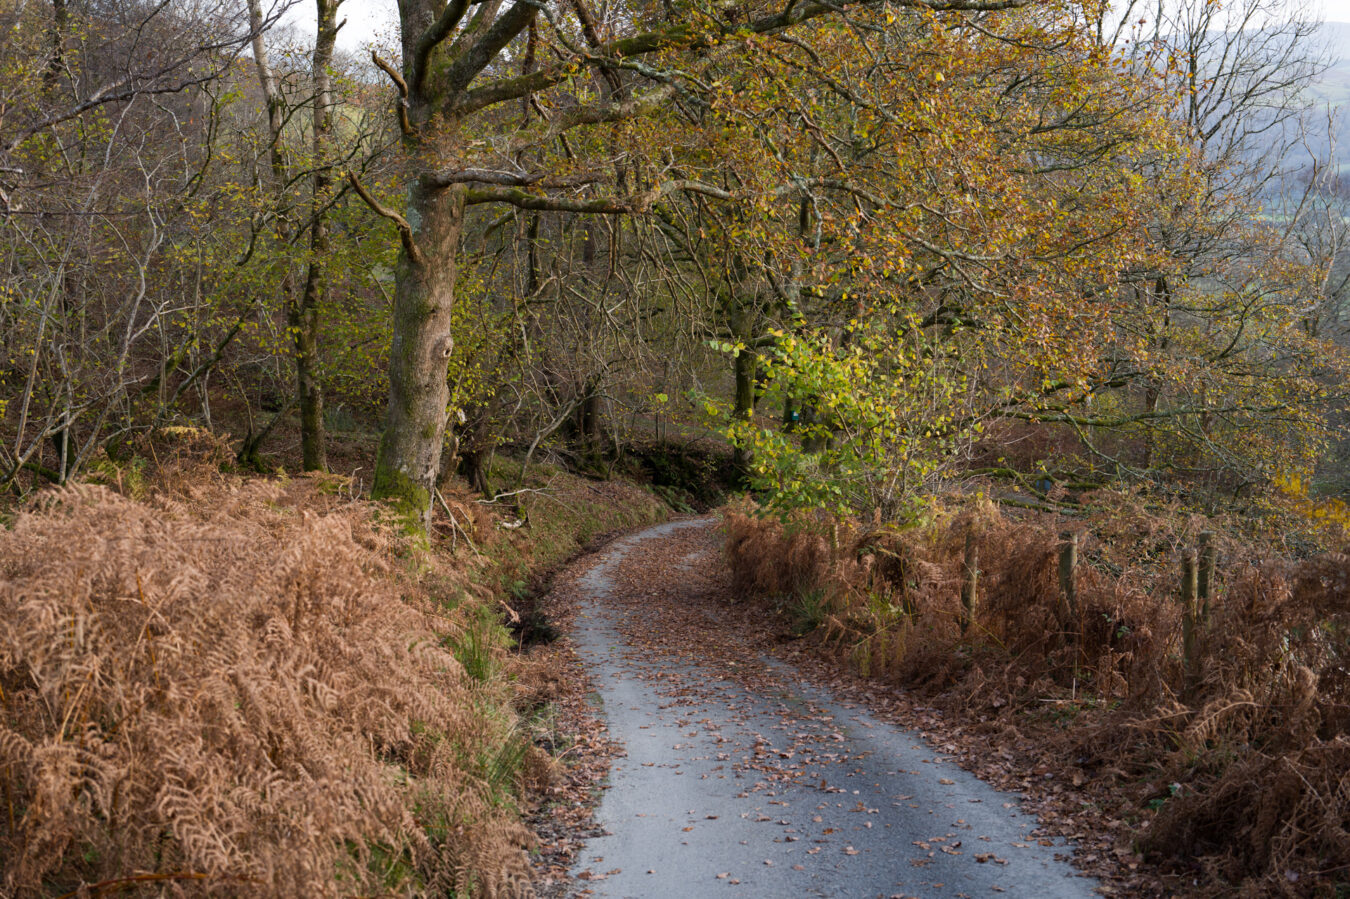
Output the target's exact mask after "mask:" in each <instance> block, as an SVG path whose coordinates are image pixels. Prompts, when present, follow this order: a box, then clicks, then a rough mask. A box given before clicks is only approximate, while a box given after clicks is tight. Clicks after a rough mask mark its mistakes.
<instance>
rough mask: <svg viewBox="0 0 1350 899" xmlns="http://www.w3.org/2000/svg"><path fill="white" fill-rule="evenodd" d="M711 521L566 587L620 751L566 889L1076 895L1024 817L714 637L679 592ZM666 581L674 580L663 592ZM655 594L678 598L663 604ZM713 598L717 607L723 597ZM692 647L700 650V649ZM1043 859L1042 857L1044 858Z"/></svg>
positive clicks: (916, 745) (664, 533) (646, 895)
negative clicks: (575, 594)
mask: <svg viewBox="0 0 1350 899" xmlns="http://www.w3.org/2000/svg"><path fill="white" fill-rule="evenodd" d="M714 528H715V523H714V522H711V521H708V520H697V521H678V522H671V523H667V524H663V525H658V526H656V527H653V528H649V529H648V530H645V531H643V532H641V533H639V534H636V535H633V536H630V537H626V538H624V539H621V540H618V541H616V542H615V543H613V544H611V545H610V546H609V547H607V548H606V549H605V550H604V551H603V552H602V553H600V554H599V555H598V556H597V557H596V560H595V563H594V565H593V567H591V568H590V569H589V570H588V571H587V572H586V573H585V575H583V577H582V579H581V587H582V589H583V591H584V594H585V595H584V597H583V602H582V607H581V611H580V614H579V616H578V618H577V624H576V627H575V630H574V632H573V633H572V634H571V637H572V640H573V643H574V646H575V649H576V652H577V653H578V655H579V656H580V658H581V659H582V661H583V662H584V663H585V664H586V666H587V668H588V671H589V673H590V675H591V678H592V681H593V683H594V684H595V688H596V691H597V694H598V695H597V697H596V701H597V702H598V703H600V704H602V708H603V714H604V717H605V719H606V721H607V724H608V727H609V731H610V736H611V737H612V738H614V739H616V740H618V741H619V742H620V743H622V744H623V746H624V747H625V749H626V752H627V755H626V757H623V758H619V759H617V760H616V761H615V763H614V766H613V768H612V770H611V773H610V784H609V787H608V789H607V791H606V792H605V793H604V796H603V799H602V801H601V804H600V806H599V808H598V810H597V821H598V823H599V824H600V825H601V826H602V827H603V828H604V830H605V831H606V833H607V835H605V836H602V837H597V838H594V839H592V840H590V841H588V842H587V843H586V846H585V848H584V849H583V850H582V851H581V853H580V854H579V856H578V862H577V865H576V867H575V868H574V870H573V874H574V875H576V876H577V877H578V878H579V880H578V887H579V888H580V889H582V890H586V891H589V893H588V895H593V896H604V897H643V899H660V897H680V899H690V897H702V896H726V897H728V899H731V897H735V899H749V897H798V896H802V897H810V896H838V897H873V896H880V897H910V896H915V897H958V896H972V897H975V896H997V895H1000V894H1001V895H1008V896H1016V897H1036V899H1051V897H1080V896H1090V895H1093V892H1092V891H1093V887H1094V885H1095V882H1094V881H1092V880H1089V879H1086V878H1083V877H1080V876H1077V875H1076V874H1075V871H1074V869H1073V868H1072V867H1071V866H1070V865H1069V864H1068V863H1067V862H1066V861H1065V860H1064V858H1065V856H1066V854H1067V852H1068V851H1069V847H1066V846H1065V845H1063V844H1058V843H1052V842H1051V841H1049V840H1042V839H1040V838H1038V837H1037V836H1035V835H1033V831H1034V830H1035V829H1036V826H1037V822H1036V819H1035V818H1034V817H1033V816H1031V815H1029V814H1026V813H1024V812H1022V811H1020V809H1019V805H1018V800H1017V796H1016V794H1012V793H1001V792H998V791H996V790H994V789H993V788H991V787H989V786H988V785H986V784H985V783H983V782H982V781H980V780H978V779H977V778H975V777H974V776H972V775H970V774H968V773H966V772H965V771H963V770H962V769H960V768H959V767H957V766H955V765H953V764H950V763H945V762H943V761H942V760H941V759H940V758H939V757H938V756H937V754H936V753H935V751H934V750H933V749H932V748H930V747H928V746H926V745H925V744H924V742H923V741H922V740H921V739H920V738H919V737H918V736H917V735H916V734H914V733H911V732H907V731H905V730H902V729H899V728H897V727H895V726H893V725H890V724H888V723H885V722H883V721H880V720H877V719H875V718H873V717H871V716H870V715H868V714H867V713H866V712H865V711H863V710H862V709H860V708H859V707H857V706H856V705H854V704H852V703H847V702H842V701H838V700H836V699H834V698H833V697H831V696H829V695H827V694H826V693H825V692H824V691H823V690H821V689H818V688H814V687H812V686H810V685H808V684H806V683H805V682H804V681H803V680H802V679H801V678H800V677H798V676H796V674H795V673H794V671H793V670H792V669H791V668H790V667H789V666H787V665H785V664H782V663H779V662H776V661H774V660H772V659H770V658H768V657H767V656H765V655H763V654H760V653H754V652H752V653H742V654H739V655H738V654H737V653H736V652H734V651H728V650H725V649H724V648H719V647H724V645H725V642H726V641H721V642H719V641H718V640H716V639H712V637H713V635H716V634H717V633H718V630H719V627H721V628H723V629H726V628H727V627H728V625H727V624H726V623H725V621H724V620H723V619H724V618H725V617H728V616H727V615H726V613H725V612H723V613H719V608H722V609H725V605H722V606H720V607H719V605H718V603H719V602H720V603H723V604H725V603H726V599H725V596H723V598H720V599H718V598H711V599H710V598H708V597H706V596H703V595H702V594H703V593H707V592H708V590H707V589H704V588H702V587H699V586H698V584H706V583H707V580H706V578H705V579H704V580H703V581H699V579H698V578H696V577H694V575H695V574H696V573H698V572H699V571H700V570H701V569H702V568H706V567H709V563H710V562H711V561H715V558H716V557H715V553H716V546H717V539H718V537H717V535H716V533H715V530H714ZM680 572H683V573H685V574H688V575H689V577H688V578H687V579H685V578H680V577H674V578H672V573H675V574H676V575H678V574H679V573H680ZM668 580H676V581H682V580H688V581H690V582H693V583H694V584H695V587H693V588H688V587H686V588H684V589H663V588H662V584H663V583H664V582H666V581H668ZM723 594H725V590H723ZM705 642H706V644H707V645H704V644H705ZM1047 844H1048V845H1047Z"/></svg>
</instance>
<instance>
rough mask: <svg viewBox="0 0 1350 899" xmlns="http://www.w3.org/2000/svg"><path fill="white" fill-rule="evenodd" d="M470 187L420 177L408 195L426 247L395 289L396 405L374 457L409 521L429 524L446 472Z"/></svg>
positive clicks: (401, 264)
mask: <svg viewBox="0 0 1350 899" xmlns="http://www.w3.org/2000/svg"><path fill="white" fill-rule="evenodd" d="M464 193H465V191H464V188H463V187H462V186H460V185H454V186H451V187H446V188H436V187H431V186H429V185H427V184H426V183H425V182H422V181H419V182H416V183H415V184H414V185H413V186H412V188H411V189H410V192H409V197H408V224H409V225H410V226H411V228H412V232H413V235H414V236H415V238H416V244H417V247H418V249H419V252H417V253H416V254H415V255H416V258H414V257H413V256H410V255H409V252H408V249H407V247H406V246H405V248H404V249H403V251H402V252H401V253H400V254H399V260H398V269H397V272H396V276H397V283H396V286H395V289H394V322H393V326H394V340H393V344H392V345H391V346H390V349H389V408H388V411H387V412H386V413H385V421H384V436H383V437H382V438H381V439H380V454H379V458H378V459H377V460H376V462H375V483H374V486H373V488H372V493H373V495H374V496H375V498H376V499H386V500H391V501H393V503H394V504H395V506H396V507H397V508H398V510H399V511H400V513H401V514H402V515H403V516H404V517H405V519H406V520H407V523H408V525H409V526H411V527H413V528H421V529H422V530H426V529H427V528H428V526H429V525H430V517H431V498H432V491H433V490H434V489H435V486H436V476H437V473H438V472H439V471H440V465H441V447H442V444H443V443H444V441H445V423H446V418H447V415H448V412H449V403H450V388H449V385H448V384H447V382H446V373H447V366H448V364H449V362H450V353H451V352H452V351H453V349H454V345H455V344H454V340H453V339H452V338H451V336H450V312H451V309H452V308H453V305H454V298H455V276H456V271H457V261H458V254H459V241H460V236H461V234H462V232H463V229H464Z"/></svg>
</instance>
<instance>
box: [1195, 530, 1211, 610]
mask: <svg viewBox="0 0 1350 899" xmlns="http://www.w3.org/2000/svg"><path fill="white" fill-rule="evenodd" d="M1214 555H1215V554H1214V535H1213V534H1212V533H1210V532H1209V531H1202V532H1201V534H1200V574H1199V582H1198V584H1197V588H1198V589H1197V596H1198V598H1199V600H1200V624H1201V625H1207V624H1209V603H1210V599H1211V597H1212V596H1213V590H1214Z"/></svg>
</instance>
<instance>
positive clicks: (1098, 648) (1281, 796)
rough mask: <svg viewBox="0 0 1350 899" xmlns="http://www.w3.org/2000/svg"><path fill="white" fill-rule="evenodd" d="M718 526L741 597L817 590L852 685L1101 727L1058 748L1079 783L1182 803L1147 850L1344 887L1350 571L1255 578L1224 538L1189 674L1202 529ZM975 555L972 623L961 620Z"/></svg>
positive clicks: (1280, 885)
mask: <svg viewBox="0 0 1350 899" xmlns="http://www.w3.org/2000/svg"><path fill="white" fill-rule="evenodd" d="M726 527H727V531H728V540H727V554H728V560H729V562H730V564H731V566H732V570H733V575H734V577H735V579H736V584H737V586H738V588H739V589H740V590H741V592H742V593H745V594H755V593H758V594H767V595H774V596H782V595H791V594H798V595H800V594H803V593H804V592H810V593H811V595H812V596H815V597H816V602H817V604H818V606H819V608H820V609H821V610H822V612H821V614H820V619H821V620H820V626H819V627H818V628H817V629H816V633H817V635H818V636H817V639H821V640H823V641H825V642H826V643H827V644H828V645H830V646H832V647H833V648H834V649H835V650H836V651H837V652H838V654H839V655H840V656H842V657H843V658H844V659H846V660H847V661H849V662H850V663H852V664H853V665H855V666H856V667H857V668H859V669H860V670H861V671H862V672H863V673H864V674H870V675H872V676H881V677H885V678H887V679H890V680H894V681H896V682H899V683H903V684H905V685H906V686H908V687H911V688H918V689H923V690H925V691H927V692H928V695H929V697H930V699H932V700H933V701H934V702H935V703H936V704H938V705H943V706H946V707H957V708H962V709H964V710H967V711H973V712H974V713H975V714H976V716H978V719H979V720H981V721H990V722H991V723H990V724H988V725H986V727H999V726H1002V727H1008V728H1015V722H1017V721H1019V720H1024V719H1018V718H1014V717H1012V716H1013V715H1014V714H1015V713H1019V712H1020V713H1021V714H1024V715H1028V716H1030V717H1031V719H1032V720H1044V719H1045V710H1046V709H1047V708H1050V709H1063V710H1065V712H1066V713H1067V714H1069V715H1078V714H1079V713H1080V712H1082V711H1084V710H1085V709H1088V708H1091V709H1093V710H1095V711H1093V713H1092V714H1084V715H1083V717H1082V718H1081V719H1079V721H1078V726H1077V727H1076V728H1073V729H1070V730H1069V731H1064V732H1061V733H1060V734H1059V736H1057V737H1056V738H1055V739H1057V740H1059V741H1060V742H1062V743H1064V744H1065V746H1066V754H1069V755H1071V756H1072V757H1075V758H1077V759H1079V760H1080V762H1082V763H1083V764H1086V765H1088V766H1092V767H1096V768H1099V769H1102V770H1112V771H1118V772H1121V773H1125V770H1126V769H1130V770H1132V771H1133V772H1134V773H1135V774H1138V775H1148V776H1150V777H1152V778H1155V779H1158V778H1161V782H1162V783H1165V784H1166V783H1172V784H1175V785H1176V788H1175V790H1174V791H1171V792H1164V793H1163V795H1162V796H1158V794H1156V793H1155V794H1154V797H1153V799H1152V800H1151V801H1152V802H1153V803H1154V805H1155V806H1156V807H1158V808H1159V809H1160V811H1159V813H1158V814H1157V815H1156V816H1155V817H1154V818H1153V819H1152V821H1151V822H1150V823H1149V825H1148V827H1147V829H1146V830H1145V832H1144V833H1143V835H1142V839H1143V845H1145V846H1146V847H1148V848H1150V849H1151V850H1153V851H1154V852H1156V853H1157V854H1159V855H1161V856H1171V857H1175V858H1177V859H1179V860H1187V863H1189V860H1191V859H1195V858H1201V859H1203V860H1204V864H1206V865H1207V866H1208V867H1209V868H1210V870H1211V871H1212V872H1213V873H1214V874H1215V876H1216V878H1218V881H1217V882H1220V883H1222V882H1224V881H1225V880H1226V881H1228V882H1230V883H1232V884H1234V885H1245V886H1242V889H1244V890H1246V891H1247V892H1248V893H1250V894H1252V895H1268V894H1283V895H1291V896H1294V895H1300V896H1301V895H1321V894H1322V893H1324V892H1326V890H1327V889H1330V887H1328V883H1331V884H1333V885H1334V884H1335V883H1342V884H1344V883H1350V825H1348V824H1347V822H1350V556H1347V555H1345V554H1341V553H1333V554H1328V555H1324V556H1319V557H1316V558H1312V559H1304V560H1297V561H1296V560H1288V559H1285V560H1266V561H1255V559H1256V555H1257V554H1256V553H1255V552H1254V551H1253V550H1252V549H1251V548H1250V547H1249V546H1247V545H1243V544H1241V543H1238V542H1237V541H1236V540H1235V538H1233V537H1231V536H1228V537H1226V536H1224V535H1222V534H1220V535H1218V536H1217V537H1215V543H1216V544H1217V546H1218V547H1219V551H1220V552H1219V556H1220V558H1221V559H1225V560H1227V564H1226V565H1225V566H1223V567H1222V568H1221V570H1220V571H1219V572H1218V573H1217V575H1216V577H1217V581H1216V589H1215V591H1214V595H1213V597H1212V599H1211V602H1210V608H1209V610H1208V615H1207V616H1205V617H1203V618H1202V619H1201V620H1199V621H1198V622H1197V623H1196V624H1195V628H1196V641H1197V642H1196V644H1195V645H1196V646H1197V647H1198V652H1196V653H1195V658H1194V659H1193V663H1192V664H1193V670H1191V671H1189V672H1188V671H1187V670H1185V665H1184V663H1183V645H1182V630H1183V627H1182V619H1183V614H1182V604H1181V603H1180V602H1179V601H1178V600H1177V597H1178V595H1179V584H1178V577H1177V573H1178V567H1179V556H1180V550H1181V549H1183V548H1184V547H1185V545H1186V543H1187V541H1188V540H1190V539H1193V538H1194V535H1195V534H1196V533H1197V532H1198V531H1199V530H1202V529H1203V528H1202V527H1200V523H1199V522H1197V521H1191V520H1188V519H1186V518H1185V517H1184V516H1181V515H1179V514H1175V510H1173V514H1171V515H1169V516H1161V515H1149V514H1145V513H1143V512H1142V511H1141V510H1140V509H1139V508H1138V507H1137V506H1133V505H1131V504H1130V503H1129V502H1128V501H1125V500H1122V499H1121V498H1119V497H1116V498H1115V504H1114V505H1113V506H1112V507H1111V511H1110V514H1105V515H1101V516H1098V517H1096V518H1094V519H1092V520H1091V521H1088V522H1082V520H1081V519H1080V520H1078V521H1076V522H1075V521H1070V522H1066V521H1064V520H1059V519H1056V518H1054V517H1053V516H1041V517H1040V518H1039V520H1037V521H1035V522H1026V521H1015V520H1010V519H1008V518H1006V517H1005V516H1003V515H1001V514H999V512H997V511H996V510H993V509H992V508H990V507H989V506H987V505H983V504H982V505H977V506H975V507H974V508H972V509H969V510H967V511H965V512H963V513H960V514H949V515H945V516H944V515H939V516H938V517H937V518H936V520H935V521H933V522H931V523H930V524H928V525H926V526H923V527H917V528H911V529H909V530H903V531H902V530H886V529H870V530H865V531H863V530H852V529H850V528H849V527H848V526H846V525H837V526H829V525H826V524H823V523H822V522H820V521H818V520H815V519H812V518H802V519H800V520H795V521H792V522H789V523H788V524H787V525H784V524H783V523H781V522H779V521H777V520H774V519H768V518H764V517H760V516H756V515H754V514H753V512H752V510H750V509H736V510H732V511H731V512H730V513H729V514H728V516H727V525H726ZM1066 527H1072V528H1073V529H1074V530H1075V532H1076V534H1077V540H1078V543H1077V551H1078V554H1079V559H1080V563H1079V565H1078V566H1077V569H1076V571H1075V581H1074V587H1075V596H1074V602H1073V603H1072V604H1070V603H1069V602H1068V601H1067V598H1066V596H1065V594H1064V591H1063V590H1062V588H1061V584H1060V580H1059V571H1058V555H1059V552H1060V547H1061V546H1062V538H1061V532H1062V531H1063V530H1064V529H1065V528H1066ZM968 535H971V537H972V542H973V543H974V545H976V546H977V547H978V570H979V582H978V587H979V589H978V604H977V607H976V609H975V611H974V615H973V616H970V615H969V613H968V612H967V611H966V610H965V609H964V608H963V606H962V602H961V585H962V581H963V578H964V577H965V576H966V571H965V563H964V560H965V556H964V552H965V547H966V541H967V536H968ZM1234 560H1240V561H1237V562H1235V561H1234ZM999 722H1001V723H999ZM1123 786H1124V785H1123ZM1319 891H1320V892H1319ZM1337 895H1339V894H1338V893H1337Z"/></svg>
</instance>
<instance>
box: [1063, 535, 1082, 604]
mask: <svg viewBox="0 0 1350 899" xmlns="http://www.w3.org/2000/svg"><path fill="white" fill-rule="evenodd" d="M1059 539H1060V540H1061V541H1062V542H1061V543H1060V545H1059V589H1060V590H1061V591H1062V592H1063V593H1064V606H1065V608H1066V609H1068V611H1069V620H1071V621H1072V620H1074V619H1076V618H1077V617H1078V593H1077V589H1076V587H1075V584H1074V569H1075V568H1077V567H1078V535H1077V534H1075V533H1073V532H1071V531H1065V532H1064V533H1062V534H1060V535H1059Z"/></svg>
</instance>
